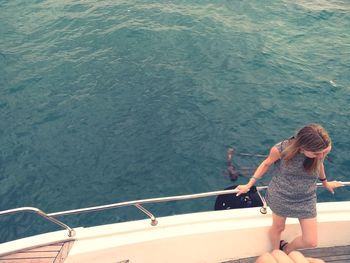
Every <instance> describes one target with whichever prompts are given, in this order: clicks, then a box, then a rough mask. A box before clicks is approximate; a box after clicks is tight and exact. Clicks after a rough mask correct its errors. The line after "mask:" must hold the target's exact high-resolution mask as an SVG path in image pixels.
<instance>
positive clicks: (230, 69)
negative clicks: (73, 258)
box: [0, 0, 350, 242]
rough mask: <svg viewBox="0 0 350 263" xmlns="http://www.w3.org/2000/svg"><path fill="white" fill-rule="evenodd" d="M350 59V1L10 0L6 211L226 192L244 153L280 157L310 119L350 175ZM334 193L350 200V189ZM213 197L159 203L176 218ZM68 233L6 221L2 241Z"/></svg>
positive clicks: (244, 162)
mask: <svg viewBox="0 0 350 263" xmlns="http://www.w3.org/2000/svg"><path fill="white" fill-rule="evenodd" d="M349 58H350V3H349V1H348V0H339V1H334V0H333V1H326V0H322V1H320V0H313V1H306V0H297V1H287V0H277V1H269V0H268V1H258V0H256V1H245V0H244V1H228V0H227V1H202V0H201V1H195V0H188V1H135V0H130V1H89V0H86V1H73V0H66V1H53V0H47V1H43V0H42V1H40V0H37V1H34V0H28V1H20V0H11V1H10V0H8V1H6V0H1V1H0V117H1V119H0V120H1V121H0V210H6V209H10V208H14V207H22V206H34V207H38V208H40V209H42V210H44V211H46V212H48V213H50V212H56V211H62V210H68V209H75V208H79V207H88V206H95V205H101V204H107V203H114V202H121V201H128V200H133V199H143V198H151V197H160V196H167V195H179V194H190V193H198V192H203V191H214V190H220V189H223V188H225V187H227V186H228V185H231V184H232V182H231V181H230V180H229V179H228V178H227V177H226V176H225V175H224V171H225V165H226V163H225V154H226V150H227V148H228V147H234V148H235V149H236V151H237V152H247V153H260V154H266V153H267V152H268V150H269V148H270V147H271V146H272V145H273V144H274V143H276V142H278V141H280V140H282V139H284V138H286V137H288V136H290V135H292V134H293V133H294V132H295V131H296V130H297V129H298V128H299V127H301V126H303V125H304V124H306V123H310V122H316V123H320V124H322V125H324V127H326V128H327V130H328V131H329V133H330V135H331V137H332V138H333V144H334V147H333V151H332V153H331V155H330V159H331V162H327V164H326V165H327V167H326V169H327V174H328V177H329V178H331V179H338V180H344V181H345V180H348V181H349V168H350V160H349V157H350V154H349V145H350V139H349V125H350V120H349V105H350V60H349ZM260 160H261V159H259V158H249V157H242V156H236V157H235V164H236V165H238V166H255V165H257V164H258V163H259V161H260ZM266 177H267V178H266V179H265V181H263V182H262V184H263V183H266V182H267V181H268V178H269V175H267V176H266ZM245 181H246V178H244V177H241V178H240V179H239V181H238V183H244V182H245ZM318 197H319V199H320V200H321V201H335V200H350V189H348V188H343V189H340V190H338V191H337V192H336V194H335V196H331V195H330V194H328V193H327V192H325V191H323V190H320V191H319V195H318ZM213 201H214V200H213V199H210V198H209V199H200V200H197V201H188V202H180V203H178V202H172V203H168V204H157V205H149V206H147V207H148V208H150V209H151V211H152V212H154V213H155V214H156V215H158V216H161V215H170V214H178V213H184V212H188V211H202V210H210V209H212V207H213ZM139 218H144V216H143V215H142V214H141V212H140V211H137V209H135V208H130V209H120V210H118V209H117V210H110V211H107V212H102V213H89V214H84V215H80V216H66V217H62V218H60V219H62V220H63V221H64V222H66V223H68V224H69V225H71V226H73V227H74V226H78V225H84V226H89V225H94V224H104V223H112V222H118V221H124V220H129V219H139ZM56 229H58V228H56V227H55V226H52V224H51V223H47V222H46V221H44V220H41V219H38V217H37V216H34V215H25V214H17V215H12V216H5V217H2V218H1V228H0V237H1V238H0V241H1V242H3V241H6V240H11V239H14V238H18V237H22V236H27V235H32V234H35V233H41V232H43V231H48V230H56Z"/></svg>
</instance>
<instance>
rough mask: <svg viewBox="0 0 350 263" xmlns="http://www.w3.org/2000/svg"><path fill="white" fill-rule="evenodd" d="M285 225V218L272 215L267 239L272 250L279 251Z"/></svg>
mask: <svg viewBox="0 0 350 263" xmlns="http://www.w3.org/2000/svg"><path fill="white" fill-rule="evenodd" d="M285 225H286V218H285V217H282V216H278V215H276V214H275V213H272V226H271V228H270V229H269V238H270V242H271V246H272V249H279V247H280V240H281V233H282V232H283V230H284V228H285Z"/></svg>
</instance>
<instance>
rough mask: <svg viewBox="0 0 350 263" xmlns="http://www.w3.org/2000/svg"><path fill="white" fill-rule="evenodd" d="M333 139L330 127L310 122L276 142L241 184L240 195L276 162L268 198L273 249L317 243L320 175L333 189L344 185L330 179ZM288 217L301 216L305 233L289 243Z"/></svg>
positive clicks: (332, 191)
mask: <svg viewBox="0 0 350 263" xmlns="http://www.w3.org/2000/svg"><path fill="white" fill-rule="evenodd" d="M331 148H332V143H331V139H330V137H329V135H328V133H327V131H326V130H325V129H324V128H323V127H321V126H320V125H318V124H310V125H307V126H305V127H303V128H302V129H300V130H299V131H298V133H297V135H296V136H295V137H291V138H289V139H287V140H284V141H282V142H280V143H277V144H276V145H274V146H273V147H272V148H271V150H270V153H269V155H268V157H267V158H266V159H265V160H264V161H263V162H262V163H261V164H260V165H259V167H258V168H257V170H256V171H255V173H254V175H253V176H252V177H251V178H250V180H249V182H248V183H247V184H246V185H239V186H238V187H237V189H238V190H239V192H238V193H237V195H240V194H242V193H246V192H248V191H249V189H250V188H251V187H252V186H253V185H254V184H255V183H256V181H257V180H259V179H260V178H261V177H262V176H263V175H264V174H265V173H266V172H267V170H268V169H269V167H270V166H271V165H272V164H274V163H276V165H278V169H277V174H276V175H275V176H274V177H273V178H272V180H271V182H270V184H269V187H268V190H267V193H266V200H267V203H268V205H269V206H270V208H271V210H272V226H271V228H270V230H269V237H270V241H271V244H272V249H281V250H283V251H285V252H286V253H287V254H288V253H289V252H291V251H293V250H296V249H299V248H307V247H315V246H317V220H316V214H317V213H316V202H317V200H316V182H317V179H319V180H320V181H321V182H322V183H323V186H324V187H325V188H326V189H328V190H329V191H330V192H331V193H334V190H333V189H334V188H337V187H339V186H341V183H339V182H337V181H333V182H328V181H327V178H326V174H325V171H324V165H323V162H324V159H325V157H326V156H327V154H328V153H329V152H330V151H331ZM287 217H293V218H298V219H299V223H300V226H301V230H302V235H301V236H298V237H296V238H295V239H294V240H293V241H292V242H290V243H287V242H285V241H284V240H281V233H282V232H283V230H284V228H285V222H286V219H287Z"/></svg>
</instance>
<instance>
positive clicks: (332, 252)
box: [221, 245, 350, 263]
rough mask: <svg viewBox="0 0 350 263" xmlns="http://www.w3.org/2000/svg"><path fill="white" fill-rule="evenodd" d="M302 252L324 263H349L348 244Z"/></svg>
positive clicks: (249, 262) (251, 262) (247, 262)
mask: <svg viewBox="0 0 350 263" xmlns="http://www.w3.org/2000/svg"><path fill="white" fill-rule="evenodd" d="M302 253H303V254H304V255H305V256H307V257H313V258H321V259H323V260H324V261H325V262H326V263H349V262H350V245H349V246H338V247H325V248H314V249H305V250H303V251H302ZM255 260H256V257H251V258H244V259H237V260H230V261H224V262H221V263H255Z"/></svg>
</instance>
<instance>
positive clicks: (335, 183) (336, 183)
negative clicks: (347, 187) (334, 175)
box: [323, 181, 344, 194]
mask: <svg viewBox="0 0 350 263" xmlns="http://www.w3.org/2000/svg"><path fill="white" fill-rule="evenodd" d="M341 186H344V184H343V183H342V182H339V181H332V182H327V181H324V182H323V187H324V188H326V189H327V190H328V191H329V192H331V193H332V194H334V189H335V188H338V187H341Z"/></svg>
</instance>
